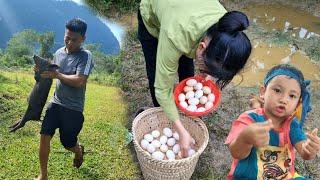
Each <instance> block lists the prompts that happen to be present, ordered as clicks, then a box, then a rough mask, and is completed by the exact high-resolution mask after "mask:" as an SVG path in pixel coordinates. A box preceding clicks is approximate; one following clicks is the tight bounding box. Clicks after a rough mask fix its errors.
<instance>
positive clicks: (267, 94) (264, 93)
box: [260, 75, 301, 121]
mask: <svg viewBox="0 0 320 180" xmlns="http://www.w3.org/2000/svg"><path fill="white" fill-rule="evenodd" d="M300 96H301V88H300V85H299V83H298V81H296V80H295V79H293V78H290V77H288V76H285V75H279V76H276V77H274V78H273V79H271V80H270V82H269V84H268V85H267V87H266V88H265V87H262V88H261V89H260V97H261V98H262V99H264V108H265V111H266V114H267V115H269V116H271V117H269V118H274V119H278V120H281V121H282V120H285V119H286V118H288V117H289V116H290V115H292V113H293V112H294V111H295V109H296V107H297V105H298V103H299V100H300Z"/></svg>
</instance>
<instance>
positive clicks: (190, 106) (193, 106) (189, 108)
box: [187, 105, 197, 112]
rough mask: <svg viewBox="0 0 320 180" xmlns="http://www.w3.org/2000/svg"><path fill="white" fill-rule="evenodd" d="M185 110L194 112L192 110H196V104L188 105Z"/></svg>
mask: <svg viewBox="0 0 320 180" xmlns="http://www.w3.org/2000/svg"><path fill="white" fill-rule="evenodd" d="M187 110H188V111H190V112H194V111H196V110H197V106H195V105H189V106H188V107H187Z"/></svg>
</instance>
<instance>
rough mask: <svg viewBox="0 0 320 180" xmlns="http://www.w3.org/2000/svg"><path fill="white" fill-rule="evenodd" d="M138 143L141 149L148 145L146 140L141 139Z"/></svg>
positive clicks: (145, 148)
mask: <svg viewBox="0 0 320 180" xmlns="http://www.w3.org/2000/svg"><path fill="white" fill-rule="evenodd" d="M140 144H141V147H142V149H144V150H147V147H148V145H149V142H148V141H147V140H145V139H142V140H141V143H140Z"/></svg>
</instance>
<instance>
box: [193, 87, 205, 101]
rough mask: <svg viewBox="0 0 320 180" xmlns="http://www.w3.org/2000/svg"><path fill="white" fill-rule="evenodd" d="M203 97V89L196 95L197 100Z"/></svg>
mask: <svg viewBox="0 0 320 180" xmlns="http://www.w3.org/2000/svg"><path fill="white" fill-rule="evenodd" d="M202 96H203V91H202V90H201V89H200V90H197V91H196V92H195V93H194V97H195V98H198V99H200V98H201V97H202Z"/></svg>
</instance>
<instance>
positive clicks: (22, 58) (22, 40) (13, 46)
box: [0, 29, 54, 67]
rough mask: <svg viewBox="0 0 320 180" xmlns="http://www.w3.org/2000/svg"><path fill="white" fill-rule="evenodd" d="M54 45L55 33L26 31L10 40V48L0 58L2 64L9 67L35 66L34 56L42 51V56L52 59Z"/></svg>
mask: <svg viewBox="0 0 320 180" xmlns="http://www.w3.org/2000/svg"><path fill="white" fill-rule="evenodd" d="M53 45H54V33H53V32H45V33H43V34H40V33H37V32H36V31H35V30H31V29H26V30H24V31H22V32H19V33H16V34H14V35H13V37H12V38H11V39H10V40H9V42H8V46H7V47H6V49H5V50H4V52H3V54H2V56H0V64H2V65H5V66H7V67H12V66H18V67H26V66H31V65H32V64H33V60H32V55H33V54H37V51H40V56H42V57H45V58H49V59H52V57H53V56H52V52H51V49H52V47H53Z"/></svg>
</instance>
